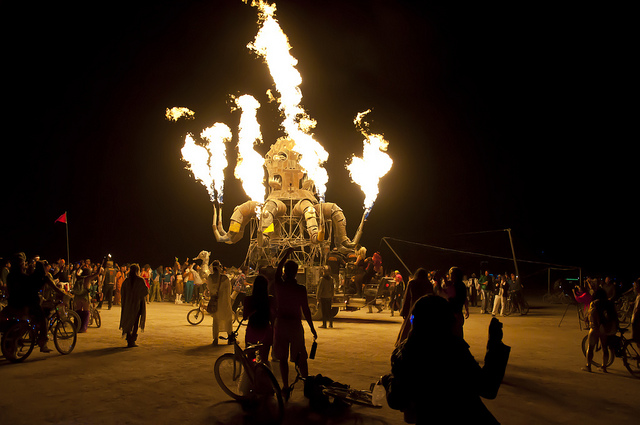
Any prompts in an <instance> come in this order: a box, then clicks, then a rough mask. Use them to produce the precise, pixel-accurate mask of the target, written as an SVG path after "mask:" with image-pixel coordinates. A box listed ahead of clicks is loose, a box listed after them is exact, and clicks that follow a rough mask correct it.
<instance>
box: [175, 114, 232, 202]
mask: <svg viewBox="0 0 640 425" xmlns="http://www.w3.org/2000/svg"><path fill="white" fill-rule="evenodd" d="M200 137H201V138H202V139H204V140H206V141H207V142H208V144H207V152H208V153H209V175H210V177H211V179H212V182H211V183H210V184H209V186H211V185H213V188H214V189H215V192H216V194H217V201H218V202H219V203H222V201H223V196H224V170H225V168H227V149H226V145H225V144H226V143H228V142H230V141H231V137H232V135H231V130H230V129H229V127H227V126H226V125H225V124H222V123H219V122H218V123H215V124H214V125H213V126H212V127H209V128H206V129H204V130H202V133H200ZM183 155H184V154H183ZM213 199H214V198H213V196H212V197H211V200H212V201H213Z"/></svg>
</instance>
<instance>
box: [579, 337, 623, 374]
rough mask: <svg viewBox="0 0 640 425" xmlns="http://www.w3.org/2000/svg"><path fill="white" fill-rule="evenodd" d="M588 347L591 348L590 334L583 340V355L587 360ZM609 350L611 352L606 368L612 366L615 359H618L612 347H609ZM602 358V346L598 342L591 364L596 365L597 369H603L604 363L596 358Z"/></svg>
mask: <svg viewBox="0 0 640 425" xmlns="http://www.w3.org/2000/svg"><path fill="white" fill-rule="evenodd" d="M588 347H589V334H587V335H585V337H584V338H582V355H583V356H585V359H586V357H587V348H588ZM608 350H609V360H607V364H606V365H605V367H609V366H611V364H612V363H613V359H615V358H616V355H615V353H614V351H613V348H612V347H611V346H609V347H608ZM601 356H602V346H601V345H600V341H598V342H597V343H596V346H595V352H594V353H593V360H591V364H592V365H594V366H595V367H602V363H600V362H598V361H597V360H596V358H600V357H601Z"/></svg>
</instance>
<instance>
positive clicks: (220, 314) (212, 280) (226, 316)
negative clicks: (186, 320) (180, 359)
mask: <svg viewBox="0 0 640 425" xmlns="http://www.w3.org/2000/svg"><path fill="white" fill-rule="evenodd" d="M207 285H208V287H209V293H210V294H211V300H210V301H209V302H210V303H211V302H214V299H215V300H217V301H215V302H216V311H214V312H212V313H211V315H212V316H213V326H212V327H213V329H212V332H213V342H212V343H211V344H212V345H218V335H219V334H220V332H226V333H227V338H229V339H228V340H227V342H228V343H229V344H231V343H233V341H232V339H231V334H232V332H233V329H232V328H231V324H232V322H233V311H232V310H231V281H230V280H229V278H228V277H227V275H225V274H224V273H223V272H222V264H220V261H218V260H215V261H214V262H213V263H212V264H211V274H210V275H209V277H208V279H207Z"/></svg>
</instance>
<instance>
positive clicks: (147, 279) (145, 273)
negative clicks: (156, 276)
mask: <svg viewBox="0 0 640 425" xmlns="http://www.w3.org/2000/svg"><path fill="white" fill-rule="evenodd" d="M140 277H142V279H143V280H144V284H145V285H146V286H147V289H148V290H150V289H151V266H150V265H148V264H145V265H144V267H142V271H141V272H140ZM148 303H149V291H147V304H148Z"/></svg>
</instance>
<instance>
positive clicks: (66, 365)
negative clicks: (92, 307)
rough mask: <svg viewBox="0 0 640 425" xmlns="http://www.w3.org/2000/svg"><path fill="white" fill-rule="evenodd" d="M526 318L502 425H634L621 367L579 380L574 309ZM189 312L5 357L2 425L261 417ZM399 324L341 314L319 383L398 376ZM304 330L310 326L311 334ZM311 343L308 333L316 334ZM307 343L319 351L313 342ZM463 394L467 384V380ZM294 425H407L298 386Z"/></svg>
mask: <svg viewBox="0 0 640 425" xmlns="http://www.w3.org/2000/svg"><path fill="white" fill-rule="evenodd" d="M531 304H532V309H531V312H530V313H529V315H528V316H526V317H520V316H516V317H505V318H503V319H501V320H502V321H503V323H504V341H505V343H506V344H508V345H511V346H512V352H511V358H510V360H509V366H508V367H507V373H506V376H505V379H504V382H503V385H502V387H501V389H500V392H499V394H498V398H497V399H496V400H490V401H486V404H487V406H488V407H489V409H490V410H491V411H492V412H493V414H494V415H495V416H496V417H497V418H498V420H500V421H501V422H502V423H503V424H577V423H579V424H581V425H586V424H599V425H600V424H602V423H610V422H613V423H616V424H619V425H621V424H637V423H638V417H639V415H640V406H639V405H638V400H640V380H639V379H634V378H632V377H631V375H630V374H629V373H628V372H627V371H626V369H625V368H624V366H623V365H622V362H621V360H620V359H616V361H615V362H614V364H613V366H612V367H611V368H610V373H609V374H606V375H605V374H603V373H592V374H588V373H586V372H582V371H581V370H580V367H581V366H582V365H583V362H584V359H583V357H582V353H581V349H580V342H581V340H582V337H583V336H584V335H585V334H586V333H585V331H581V330H580V329H579V326H578V322H577V319H576V313H575V309H574V308H573V307H570V308H569V310H568V312H567V315H566V317H565V318H564V320H563V321H562V324H561V325H560V326H559V323H560V320H561V318H562V315H563V313H564V312H565V307H564V306H559V305H558V306H549V305H543V304H542V302H541V301H536V300H535V299H533V300H531ZM190 308H192V307H190V306H186V305H175V304H172V303H153V304H151V305H149V309H148V320H147V329H146V331H145V332H144V333H143V334H141V336H140V338H139V341H138V343H139V347H137V348H133V349H127V348H124V347H125V345H126V344H125V342H124V340H123V339H121V336H120V332H119V331H118V329H117V327H118V320H119V316H120V309H119V308H118V307H114V308H113V309H112V310H106V308H105V309H103V310H102V312H101V313H102V320H103V325H102V327H101V328H100V329H96V328H89V332H87V333H85V334H80V335H79V339H78V344H77V346H76V348H75V350H74V351H73V353H71V354H70V355H67V356H62V355H59V354H58V353H57V352H55V351H54V352H53V353H51V354H41V353H39V352H34V353H33V354H32V355H31V357H30V358H28V359H27V361H26V362H25V363H24V364H15V365H14V364H10V363H8V362H7V361H6V360H4V359H0V382H1V385H0V424H12V425H19V424H201V425H205V424H206V425H210V424H243V423H244V424H252V423H254V422H255V421H254V418H252V417H250V416H248V415H247V414H246V413H244V412H243V411H242V409H241V407H240V406H239V405H238V404H237V403H235V402H233V401H230V399H229V398H228V397H227V396H226V395H225V394H224V393H223V392H222V391H221V390H220V388H219V387H218V385H217V384H216V382H215V378H214V375H213V364H214V362H215V359H216V358H217V357H218V356H219V355H220V354H222V353H224V352H227V351H230V347H227V346H221V347H213V346H211V345H210V343H211V318H210V317H207V318H206V319H205V322H204V323H202V324H200V325H198V326H192V325H189V324H188V323H187V321H186V314H187V311H188V310H189V309H190ZM478 313H479V309H478V308H472V315H471V318H470V319H469V320H468V321H467V322H466V324H465V336H466V339H467V342H469V344H470V345H471V350H472V352H473V353H474V355H475V356H476V359H478V360H482V358H483V355H484V345H485V344H486V336H487V327H488V324H489V320H490V318H491V316H490V315H480V314H478ZM400 321H401V319H400V318H399V317H397V316H396V317H390V316H389V314H388V313H387V312H384V313H373V314H367V313H366V312H365V311H357V312H340V313H339V314H338V316H337V318H336V322H335V328H334V329H319V330H318V332H319V338H318V344H319V347H318V352H317V356H316V359H315V360H311V361H310V372H311V373H312V374H317V373H322V374H323V375H326V376H329V377H331V378H333V379H335V380H337V381H340V382H344V383H348V384H351V385H352V386H353V387H355V388H368V386H369V384H370V383H371V382H374V381H375V380H376V379H377V378H378V377H379V376H380V375H382V374H384V373H386V372H387V371H388V370H389V356H390V354H391V351H392V347H393V343H394V341H395V338H396V335H397V332H398V329H399V327H400ZM305 327H306V325H305ZM307 335H309V333H308V332H307ZM309 345H310V342H309ZM461 385H463V383H461ZM285 423H287V424H300V423H306V424H308V425H315V424H362V425H367V424H376V425H385V424H401V423H403V420H402V415H401V413H400V412H397V411H394V410H391V409H390V408H388V407H387V406H386V405H385V406H384V407H382V408H381V409H369V408H365V407H357V406H354V407H351V408H350V409H349V410H348V411H347V412H346V413H344V414H342V415H334V416H330V417H328V416H323V415H320V414H318V413H315V412H312V411H311V410H310V409H309V407H308V402H307V400H306V399H305V398H304V396H303V394H302V386H300V387H299V388H296V391H294V393H293V396H292V399H291V400H290V402H289V403H288V404H287V406H286V418H285Z"/></svg>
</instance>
